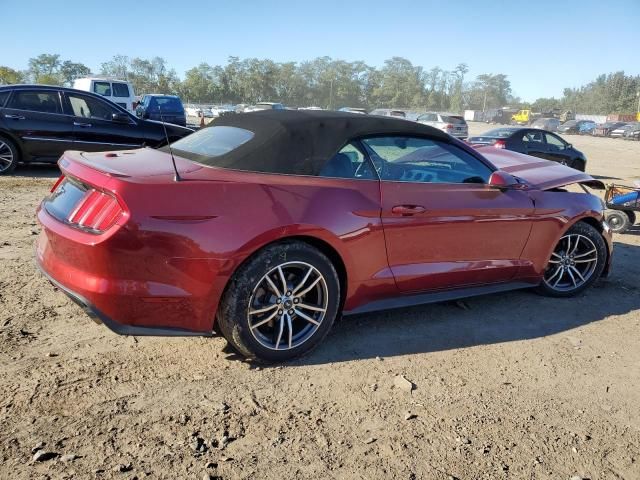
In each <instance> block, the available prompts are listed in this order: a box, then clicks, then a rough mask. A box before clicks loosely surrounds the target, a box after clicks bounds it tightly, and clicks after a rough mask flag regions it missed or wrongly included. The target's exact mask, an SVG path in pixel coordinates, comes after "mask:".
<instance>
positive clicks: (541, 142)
mask: <svg viewBox="0 0 640 480" xmlns="http://www.w3.org/2000/svg"><path fill="white" fill-rule="evenodd" d="M518 137H519V138H520V140H521V141H522V153H526V154H527V155H532V156H534V157H540V158H548V151H547V143H546V141H545V139H544V132H543V131H542V130H533V129H531V130H522V131H521V132H519V133H518Z"/></svg>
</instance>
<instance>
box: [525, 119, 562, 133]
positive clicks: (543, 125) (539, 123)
mask: <svg viewBox="0 0 640 480" xmlns="http://www.w3.org/2000/svg"><path fill="white" fill-rule="evenodd" d="M559 126H560V120H558V119H557V118H539V119H537V120H536V121H535V122H533V123H532V124H531V128H540V129H542V130H546V131H547V132H555V131H557V130H558V127H559Z"/></svg>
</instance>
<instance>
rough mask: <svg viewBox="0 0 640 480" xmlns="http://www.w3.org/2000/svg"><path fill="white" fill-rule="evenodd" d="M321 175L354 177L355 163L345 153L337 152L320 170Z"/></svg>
mask: <svg viewBox="0 0 640 480" xmlns="http://www.w3.org/2000/svg"><path fill="white" fill-rule="evenodd" d="M320 176H321V177H336V178H353V176H354V171H353V164H352V163H351V159H350V158H349V156H348V155H347V154H345V153H336V154H335V155H334V156H333V157H332V158H331V159H330V160H329V161H328V162H327V163H325V164H324V166H323V167H322V170H320Z"/></svg>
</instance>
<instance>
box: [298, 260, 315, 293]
mask: <svg viewBox="0 0 640 480" xmlns="http://www.w3.org/2000/svg"><path fill="white" fill-rule="evenodd" d="M312 272H313V267H309V270H307V273H306V274H305V276H304V278H303V279H302V281H301V282H300V283H299V284H298V286H297V287H296V288H294V289H293V294H294V295H297V294H298V290H300V289H301V288H302V287H303V286H304V284H305V283H307V280H309V276H310V275H311V273H312Z"/></svg>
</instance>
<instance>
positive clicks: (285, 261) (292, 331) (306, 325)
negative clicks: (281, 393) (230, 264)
mask: <svg viewBox="0 0 640 480" xmlns="http://www.w3.org/2000/svg"><path fill="white" fill-rule="evenodd" d="M339 305H340V282H339V279H338V274H337V272H336V270H335V268H334V266H333V264H332V263H331V261H330V260H329V259H328V258H327V257H326V256H325V255H324V254H323V253H322V252H320V251H319V250H317V249H316V248H314V247H312V246H311V245H308V244H306V243H304V242H299V241H285V242H281V243H277V244H273V245H269V246H267V247H265V248H264V249H263V250H261V251H259V252H258V253H256V254H255V255H254V256H253V257H251V258H250V259H249V260H248V261H247V262H246V263H245V264H244V265H242V266H241V267H240V268H239V269H238V271H237V272H236V273H235V274H234V275H233V277H232V279H231V280H230V281H229V284H228V285H227V288H226V290H225V293H224V294H223V296H222V300H221V303H220V308H219V309H218V315H217V322H218V323H217V324H218V327H219V329H220V331H221V333H222V334H223V335H224V337H225V338H226V339H227V341H228V342H229V344H230V345H231V346H232V347H233V348H234V349H235V350H237V351H238V352H239V353H240V354H242V355H244V356H245V357H247V358H250V359H255V360H258V361H260V362H265V363H276V362H285V361H287V360H291V359H293V358H295V357H299V356H300V355H304V354H306V353H308V352H309V351H311V350H312V349H313V348H315V347H316V346H317V345H318V344H319V343H320V342H321V341H322V340H323V339H324V337H325V336H326V335H327V333H328V332H329V330H330V329H331V326H332V325H333V322H334V320H335V319H336V317H337V315H338V310H339Z"/></svg>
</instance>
